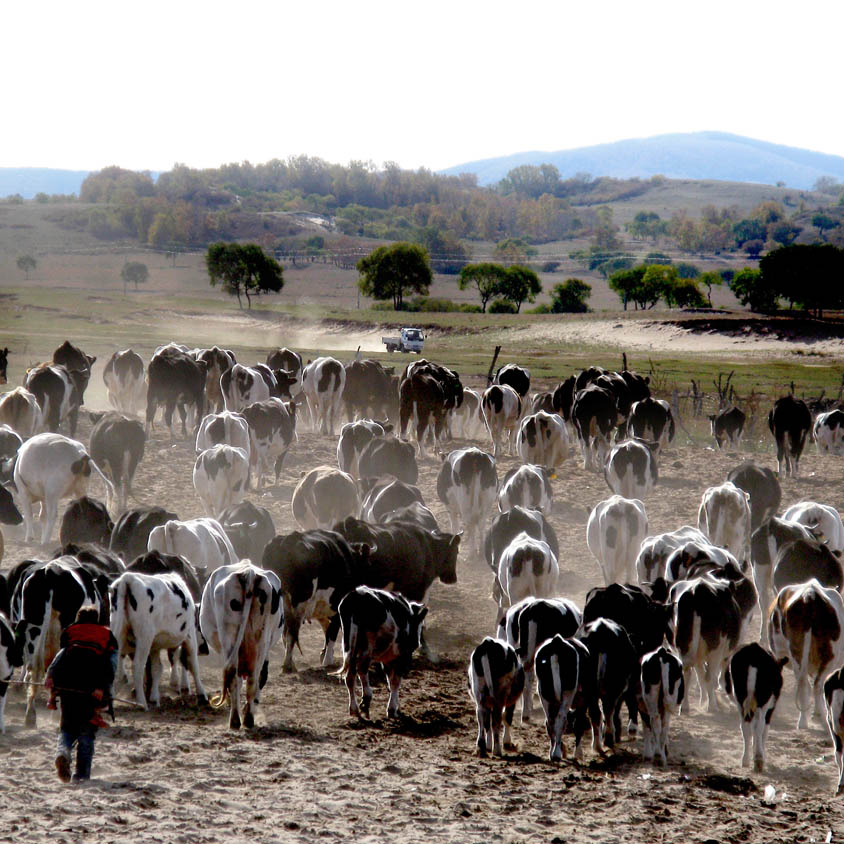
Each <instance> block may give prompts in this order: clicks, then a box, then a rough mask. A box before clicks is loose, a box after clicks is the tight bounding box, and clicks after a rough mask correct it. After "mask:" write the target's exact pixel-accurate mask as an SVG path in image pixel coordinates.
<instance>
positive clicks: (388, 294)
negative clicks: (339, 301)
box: [357, 243, 434, 311]
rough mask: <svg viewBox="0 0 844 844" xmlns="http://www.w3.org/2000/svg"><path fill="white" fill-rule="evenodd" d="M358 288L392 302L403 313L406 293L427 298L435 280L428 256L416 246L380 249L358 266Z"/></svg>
mask: <svg viewBox="0 0 844 844" xmlns="http://www.w3.org/2000/svg"><path fill="white" fill-rule="evenodd" d="M357 269H358V272H359V273H360V279H359V280H358V287H359V288H360V292H361V293H363V295H364V296H371V297H372V298H373V299H379V300H383V299H392V300H393V308H394V310H397V311H400V310H401V308H402V304H403V302H404V294H405V293H418V294H420V295H422V296H427V294H428V288H429V287H430V286H431V282H432V281H433V277H434V276H433V273H432V272H431V265H430V263H429V262H428V253H427V252H426V251H425V250H424V249H423V248H422V247H421V246H419V245H418V244H416V243H393V244H392V245H390V246H379V247H378V248H377V249H374V250H373V251H372V252H370V253H369V255H367V256H366V257H365V258H361V259H360V260H359V261H358V263H357Z"/></svg>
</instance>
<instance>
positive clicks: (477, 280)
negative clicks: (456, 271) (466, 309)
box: [457, 263, 507, 313]
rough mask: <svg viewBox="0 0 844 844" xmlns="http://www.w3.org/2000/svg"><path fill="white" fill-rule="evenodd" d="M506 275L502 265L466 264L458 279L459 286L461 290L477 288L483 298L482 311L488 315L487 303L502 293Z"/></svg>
mask: <svg viewBox="0 0 844 844" xmlns="http://www.w3.org/2000/svg"><path fill="white" fill-rule="evenodd" d="M506 275H507V269H506V267H503V266H502V265H501V264H492V263H482V264H466V266H465V267H463V269H462V270H460V275H459V276H458V277H457V286H458V287H459V288H460V289H461V290H465V289H466V288H467V287H472V286H475V287H477V289H478V294H479V295H480V297H481V311H482V312H483V313H486V306H487V303H488V302H489V300H490V299H492V298H493V297H494V296H496V295H498V293H499V292H500V291H501V286H502V284H503V283H504V278H505V276H506Z"/></svg>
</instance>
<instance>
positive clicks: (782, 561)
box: [771, 538, 844, 592]
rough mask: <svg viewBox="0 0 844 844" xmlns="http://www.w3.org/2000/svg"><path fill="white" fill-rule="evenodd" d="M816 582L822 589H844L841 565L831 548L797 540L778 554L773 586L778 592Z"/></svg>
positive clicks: (772, 579) (775, 561)
mask: <svg viewBox="0 0 844 844" xmlns="http://www.w3.org/2000/svg"><path fill="white" fill-rule="evenodd" d="M811 578H815V579H816V580H818V581H819V582H820V584H821V585H822V586H828V587H830V588H832V589H838V590H840V589H841V588H842V587H844V573H842V568H841V561H840V560H839V559H838V557H836V556H835V554H833V552H832V551H831V550H830V548H829V546H828V545H824V544H822V543H820V542H817V541H816V540H814V539H802V538H801V539H795V540H794V541H792V542H788V543H786V544H785V545H783V546H782V548H780V549H779V550H778V551H777V556H776V559H775V560H774V567H773V572H772V574H771V582H772V583H773V586H774V591H775V592H779V590H780V589H782V588H783V587H785V586H790V585H792V584H796V583H804V582H805V581H807V580H810V579H811Z"/></svg>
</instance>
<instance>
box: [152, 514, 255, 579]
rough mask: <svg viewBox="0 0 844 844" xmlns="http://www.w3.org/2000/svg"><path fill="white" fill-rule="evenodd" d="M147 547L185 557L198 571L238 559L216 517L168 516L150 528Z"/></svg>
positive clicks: (210, 569) (227, 563)
mask: <svg viewBox="0 0 844 844" xmlns="http://www.w3.org/2000/svg"><path fill="white" fill-rule="evenodd" d="M147 550H149V551H160V552H161V553H162V554H176V555H178V556H180V557H184V558H185V559H186V560H187V561H188V562H189V563H190V564H191V565H192V566H194V567H195V568H196V569H198V570H199V572H200V573H208V572H212V571H214V570H215V569H218V568H220V566H228V565H231V564H232V563H236V562H238V559H237V554H236V553H235V550H234V548H233V547H232V544H231V542H230V541H229V538H228V536H226V532H225V531H224V530H223V527H222V525H221V524H220V523H219V522H218V521H217V520H216V519H210V518H200V519H189V520H187V521H180V520H178V519H171V520H170V521H169V522H165V523H164V524H163V525H159V526H158V527H155V528H153V529H152V531H151V532H150V535H149V542H148V543H147Z"/></svg>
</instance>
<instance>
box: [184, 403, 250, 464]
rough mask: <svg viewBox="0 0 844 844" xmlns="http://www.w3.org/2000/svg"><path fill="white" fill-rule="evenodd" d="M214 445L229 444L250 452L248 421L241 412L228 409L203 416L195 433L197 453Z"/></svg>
mask: <svg viewBox="0 0 844 844" xmlns="http://www.w3.org/2000/svg"><path fill="white" fill-rule="evenodd" d="M215 445H230V446H232V448H242V449H243V450H244V451H245V452H246V453H247V454H251V446H250V443H249V423H248V422H247V421H246V419H245V418H244V417H243V416H242V415H241V414H239V413H230V412H229V411H228V410H224V411H222V412H221V413H209V414H208V415H207V416H204V417H203V418H202V422H200V423H199V430H198V431H197V433H196V451H197V454H198V453H199V452H201V451H205V450H206V449H208V448H213V447H214V446H215Z"/></svg>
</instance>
